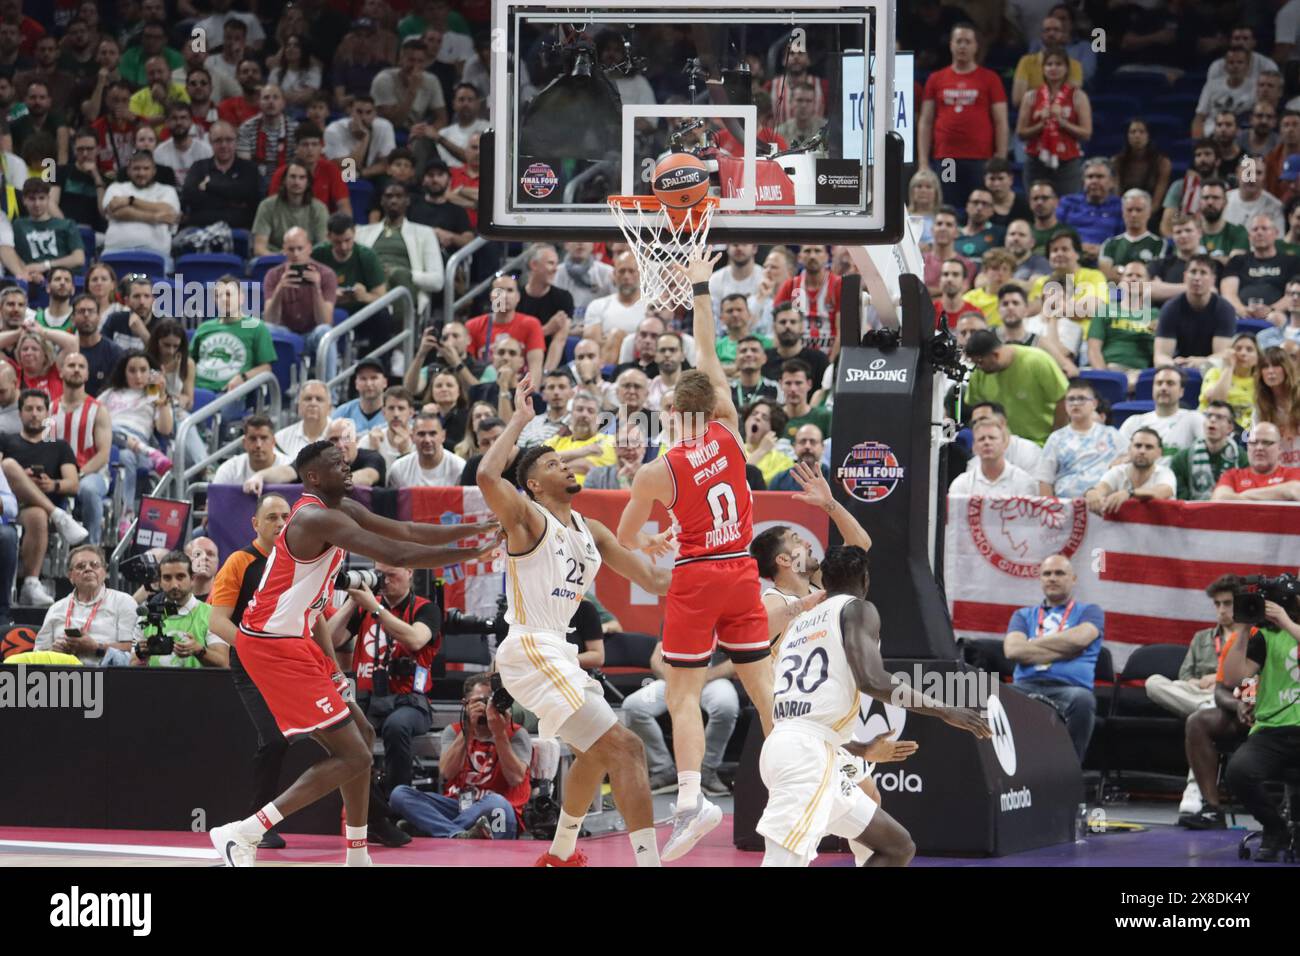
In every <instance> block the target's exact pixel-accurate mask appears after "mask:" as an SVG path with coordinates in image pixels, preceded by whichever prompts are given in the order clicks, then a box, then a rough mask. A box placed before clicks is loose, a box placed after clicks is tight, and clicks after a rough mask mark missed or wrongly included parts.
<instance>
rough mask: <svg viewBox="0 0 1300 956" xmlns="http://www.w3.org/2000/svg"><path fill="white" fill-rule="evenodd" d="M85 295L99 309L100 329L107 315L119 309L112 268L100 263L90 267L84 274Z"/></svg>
mask: <svg viewBox="0 0 1300 956" xmlns="http://www.w3.org/2000/svg"><path fill="white" fill-rule="evenodd" d="M86 294H87V295H89V296H91V297H92V298H93V299H94V300H95V306H96V308H98V309H99V325H100V327H101V328H102V327H103V325H104V319H106V318H108V314H109V313H110V312H115V311H117V309H118V307H119V303H118V301H117V273H116V272H114V271H113V267H112V266H110V265H108V264H107V263H104V262H100V263H97V264H95V265H93V266H91V267H90V269H89V270H88V271H87V272H86Z"/></svg>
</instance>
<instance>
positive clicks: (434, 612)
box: [411, 601, 442, 640]
mask: <svg viewBox="0 0 1300 956" xmlns="http://www.w3.org/2000/svg"><path fill="white" fill-rule="evenodd" d="M439 617H440V615H439V614H438V605H437V604H435V603H434V602H433V601H429V602H428V603H427V604H425V605H424V606H423V607H421V608H420V609H419V610H418V611H416V612H415V617H413V618H412V619H411V620H412V623H414V624H423V625H424V626H425V627H427V628H428V629H429V633H430V634H431V635H432V636H433V638H434V639H435V640H436V639H437V637H438V628H439V627H440V626H441V623H442V622H441V621H440V620H439Z"/></svg>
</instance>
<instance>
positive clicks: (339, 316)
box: [332, 309, 348, 325]
mask: <svg viewBox="0 0 1300 956" xmlns="http://www.w3.org/2000/svg"><path fill="white" fill-rule="evenodd" d="M347 317H348V310H347V309H335V310H334V321H333V323H332V324H333V325H338V324H339V323H340V322H345V321H347Z"/></svg>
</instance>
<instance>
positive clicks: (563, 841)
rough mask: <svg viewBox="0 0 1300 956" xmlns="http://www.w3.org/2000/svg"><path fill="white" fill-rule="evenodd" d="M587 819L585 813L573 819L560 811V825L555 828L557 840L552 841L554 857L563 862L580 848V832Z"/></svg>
mask: <svg viewBox="0 0 1300 956" xmlns="http://www.w3.org/2000/svg"><path fill="white" fill-rule="evenodd" d="M586 818H587V815H586V814H585V813H584V814H583V815H582V816H580V817H571V816H569V815H568V814H567V813H565V812H564V810H560V823H559V825H558V826H557V827H556V828H555V839H554V840H552V841H551V855H552V856H554V857H558V858H559V859H561V860H567V859H568V858H569V857H571V856H573V851H574V850H575V849H576V848H577V846H578V832H579V831H580V830H581V829H582V821H583V820H585V819H586Z"/></svg>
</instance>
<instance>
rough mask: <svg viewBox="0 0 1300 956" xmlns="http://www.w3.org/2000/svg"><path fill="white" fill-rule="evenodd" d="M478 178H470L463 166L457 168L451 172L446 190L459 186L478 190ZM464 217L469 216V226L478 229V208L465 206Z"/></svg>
mask: <svg viewBox="0 0 1300 956" xmlns="http://www.w3.org/2000/svg"><path fill="white" fill-rule="evenodd" d="M478 182H479V177H478V176H471V175H470V174H469V170H467V169H466V168H465V167H464V166H457V167H456V168H455V169H453V170H452V171H451V182H449V183H448V184H447V188H448V189H460V187H461V186H468V187H469V188H470V189H478V188H479V186H478ZM462 208H464V209H465V215H467V216H469V224H470V225H471V226H472V227H473V228H475V229H477V228H478V206H466V207H462Z"/></svg>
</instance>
